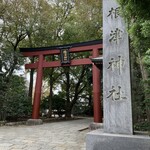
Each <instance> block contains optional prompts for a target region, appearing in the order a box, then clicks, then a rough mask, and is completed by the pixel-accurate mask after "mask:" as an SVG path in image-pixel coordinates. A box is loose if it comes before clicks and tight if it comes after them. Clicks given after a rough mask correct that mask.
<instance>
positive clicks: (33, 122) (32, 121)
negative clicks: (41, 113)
mask: <svg viewBox="0 0 150 150" xmlns="http://www.w3.org/2000/svg"><path fill="white" fill-rule="evenodd" d="M41 124H43V121H42V120H41V119H28V120H27V122H26V125H29V126H30V125H41Z"/></svg>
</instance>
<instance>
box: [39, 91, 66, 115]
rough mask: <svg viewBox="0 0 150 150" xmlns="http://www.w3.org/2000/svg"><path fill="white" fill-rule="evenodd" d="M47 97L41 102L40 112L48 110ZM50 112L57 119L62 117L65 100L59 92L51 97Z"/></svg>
mask: <svg viewBox="0 0 150 150" xmlns="http://www.w3.org/2000/svg"><path fill="white" fill-rule="evenodd" d="M48 101H49V100H48V97H45V98H44V99H43V100H42V102H41V111H43V112H44V110H46V109H49V107H48V106H49V105H48V103H49V102H48ZM52 112H53V113H54V114H58V115H59V117H61V116H62V114H64V112H65V99H64V93H61V92H59V93H58V94H57V95H53V97H52Z"/></svg>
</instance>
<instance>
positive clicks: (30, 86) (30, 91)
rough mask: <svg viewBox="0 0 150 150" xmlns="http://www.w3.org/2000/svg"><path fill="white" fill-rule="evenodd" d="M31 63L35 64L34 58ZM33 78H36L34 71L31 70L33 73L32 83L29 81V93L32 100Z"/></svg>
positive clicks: (31, 74)
mask: <svg viewBox="0 0 150 150" xmlns="http://www.w3.org/2000/svg"><path fill="white" fill-rule="evenodd" d="M31 63H34V57H32V58H31ZM33 76H34V69H31V71H30V81H29V93H28V97H29V98H32V92H33Z"/></svg>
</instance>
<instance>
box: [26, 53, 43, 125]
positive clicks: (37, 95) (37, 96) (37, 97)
mask: <svg viewBox="0 0 150 150" xmlns="http://www.w3.org/2000/svg"><path fill="white" fill-rule="evenodd" d="M43 60H44V56H43V55H42V54H41V55H39V60H38V65H37V77H36V84H35V91H34V101H33V107H32V119H29V120H28V121H27V124H28V125H33V124H36V125H38V124H42V123H43V121H42V120H41V119H39V112H40V101H41V87H42V76H43Z"/></svg>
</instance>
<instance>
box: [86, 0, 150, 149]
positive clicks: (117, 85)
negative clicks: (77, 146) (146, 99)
mask: <svg viewBox="0 0 150 150" xmlns="http://www.w3.org/2000/svg"><path fill="white" fill-rule="evenodd" d="M119 9H120V6H119V5H118V4H117V2H116V0H103V108H104V123H103V126H104V128H103V129H99V130H95V131H92V132H90V133H88V134H87V137H86V150H150V137H148V136H137V135H133V125H132V104H131V81H130V60H129V41H128V34H127V31H126V25H125V22H124V20H123V18H122V17H121V15H120V11H119Z"/></svg>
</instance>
